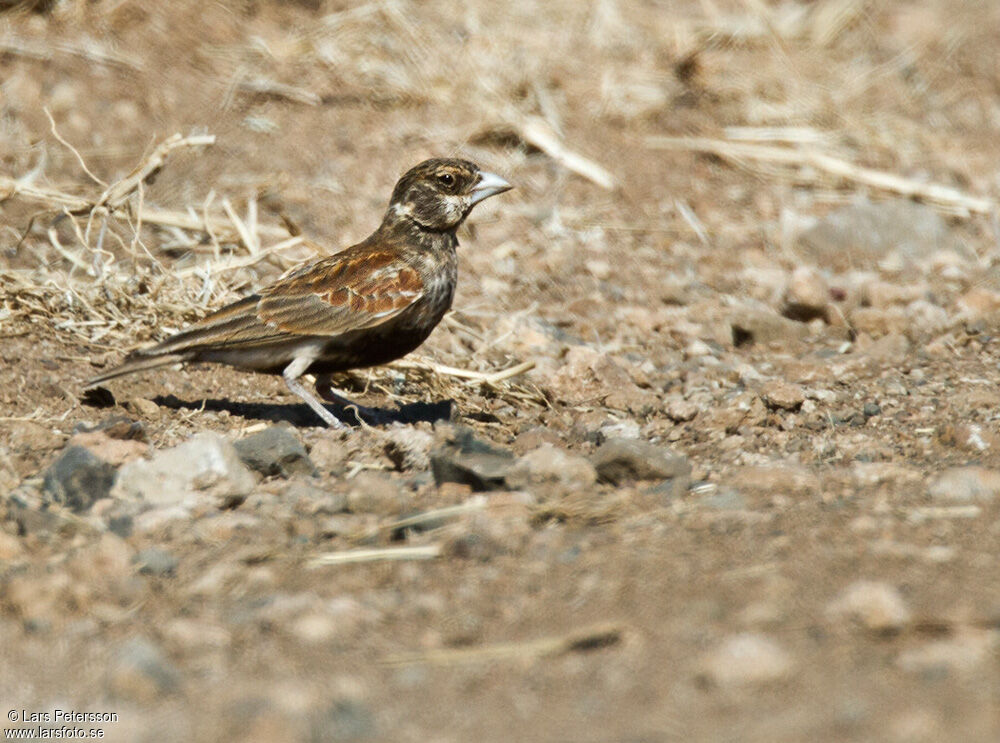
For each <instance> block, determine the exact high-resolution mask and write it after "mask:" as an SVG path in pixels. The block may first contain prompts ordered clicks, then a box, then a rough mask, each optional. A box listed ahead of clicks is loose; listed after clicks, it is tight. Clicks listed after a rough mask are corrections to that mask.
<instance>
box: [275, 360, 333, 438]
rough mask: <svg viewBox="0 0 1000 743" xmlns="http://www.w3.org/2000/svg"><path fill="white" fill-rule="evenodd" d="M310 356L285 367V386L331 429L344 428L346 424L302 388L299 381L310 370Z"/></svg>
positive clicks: (283, 374)
mask: <svg viewBox="0 0 1000 743" xmlns="http://www.w3.org/2000/svg"><path fill="white" fill-rule="evenodd" d="M313 360H314V359H312V358H311V357H309V356H299V357H298V358H296V359H295V360H294V361H292V363H291V364H289V365H288V366H286V367H285V371H284V372H283V373H282V376H283V377H284V378H285V384H286V385H288V389H289V390H291V392H292V393H293V394H295V395H297V396H298V397H299V399H301V400H302V401H303V402H304V403H305V404H306V405H308V406H309V407H310V408H312V409H313V412H315V413H316V415H318V416H319V417H320V418H322V419H323V422H324V423H326V425H328V426H329V427H330V428H343V427H344V424H343V422H342V421H340V420H337V418H336V417H335V416H334V415H333V413H331V412H330V411H329V410H327V409H326V408H324V407H323V405H322V404H321V403H320V401H319V400H317V399H316V398H315V397H313V396H312V395H310V394H309V391H308V390H306V388H305V387H303V386H302V383H301V382H300V381H299V377H301V376H302V375H303V374H304V373H305V370H306V369H308V368H309V365H310V364H311V363H312V362H313Z"/></svg>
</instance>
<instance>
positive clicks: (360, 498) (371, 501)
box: [347, 472, 406, 515]
mask: <svg viewBox="0 0 1000 743" xmlns="http://www.w3.org/2000/svg"><path fill="white" fill-rule="evenodd" d="M347 507H348V509H349V510H350V511H351V513H376V514H381V515H395V514H398V513H400V512H401V511H402V510H403V509H404V508H405V507H406V499H405V498H404V497H403V492H402V490H400V487H399V485H398V483H397V482H396V481H395V480H393V479H392V478H390V477H389V476H388V475H384V474H381V473H378V472H361V473H359V474H358V476H357V477H355V478H354V479H352V480H351V489H350V491H348V493H347Z"/></svg>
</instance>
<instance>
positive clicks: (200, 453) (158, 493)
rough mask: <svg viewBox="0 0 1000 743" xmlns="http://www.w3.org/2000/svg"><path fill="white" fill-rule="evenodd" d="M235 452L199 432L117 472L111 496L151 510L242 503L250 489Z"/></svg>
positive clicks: (221, 440) (252, 481)
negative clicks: (146, 505) (207, 502)
mask: <svg viewBox="0 0 1000 743" xmlns="http://www.w3.org/2000/svg"><path fill="white" fill-rule="evenodd" d="M256 482H257V481H256V479H255V478H254V476H253V474H252V473H251V472H250V470H248V469H247V468H246V466H245V465H244V464H243V462H241V461H240V458H239V455H238V454H237V453H236V449H235V448H234V447H233V445H232V444H231V443H229V442H228V441H227V440H226V439H224V438H223V437H222V436H220V435H219V434H217V433H209V432H206V433H200V434H197V435H196V436H193V437H192V438H190V439H188V440H187V441H185V442H184V443H183V444H180V445H178V446H175V447H173V448H172V449H166V450H163V451H159V452H157V453H156V454H155V455H154V456H153V458H152V459H149V460H139V461H136V462H129V463H128V464H126V465H124V466H123V467H122V468H121V469H120V470H119V472H118V479H117V480H116V482H115V485H114V488H113V489H112V496H113V497H116V498H125V499H133V500H143V501H146V502H147V503H151V504H153V505H156V506H183V505H184V504H189V503H198V502H200V501H204V500H205V499H211V500H212V501H214V503H215V505H217V506H219V507H233V506H235V505H238V504H240V503H242V502H243V501H244V500H245V499H246V497H247V495H249V493H250V491H252V490H253V488H254V486H255V485H256Z"/></svg>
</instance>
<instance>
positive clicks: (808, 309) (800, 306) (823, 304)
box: [781, 266, 830, 322]
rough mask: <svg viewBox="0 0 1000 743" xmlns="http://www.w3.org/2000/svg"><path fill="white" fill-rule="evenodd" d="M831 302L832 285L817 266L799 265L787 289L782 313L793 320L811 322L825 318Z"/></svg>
mask: <svg viewBox="0 0 1000 743" xmlns="http://www.w3.org/2000/svg"><path fill="white" fill-rule="evenodd" d="M829 302H830V287H829V285H828V284H827V283H826V279H824V278H823V275H822V274H821V273H820V272H819V271H817V270H816V269H815V268H812V267H810V266H799V267H798V268H796V269H795V270H794V271H792V276H791V278H790V279H789V281H788V287H787V288H786V289H785V303H784V307H782V309H781V314H782V315H784V316H785V317H788V318H791V319H792V320H798V321H800V322H809V321H810V320H815V319H816V318H825V317H826V312H827V305H828V304H829Z"/></svg>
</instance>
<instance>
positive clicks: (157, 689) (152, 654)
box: [108, 637, 179, 704]
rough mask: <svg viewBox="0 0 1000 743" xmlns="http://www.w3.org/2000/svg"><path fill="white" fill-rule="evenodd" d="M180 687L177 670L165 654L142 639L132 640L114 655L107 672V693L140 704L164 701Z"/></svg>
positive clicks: (135, 638)
mask: <svg viewBox="0 0 1000 743" xmlns="http://www.w3.org/2000/svg"><path fill="white" fill-rule="evenodd" d="M178 686H179V674H178V673H177V670H176V669H175V668H174V667H173V666H172V665H171V664H170V662H169V661H168V660H167V659H166V658H165V657H164V655H163V653H162V651H161V650H160V649H159V648H158V647H157V646H156V645H154V644H153V643H152V642H150V641H149V640H147V639H145V638H143V637H133V638H132V639H131V640H129V641H128V642H126V643H125V644H124V645H122V646H121V647H120V648H119V649H118V651H117V652H116V653H115V657H114V659H113V660H112V662H111V667H110V669H109V671H108V691H109V692H110V694H111V695H112V696H114V697H118V698H121V699H128V700H131V701H133V702H138V703H140V704H152V703H153V702H159V701H161V700H162V698H163V695H164V694H169V693H171V692H173V691H175V690H176V689H177V688H178Z"/></svg>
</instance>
